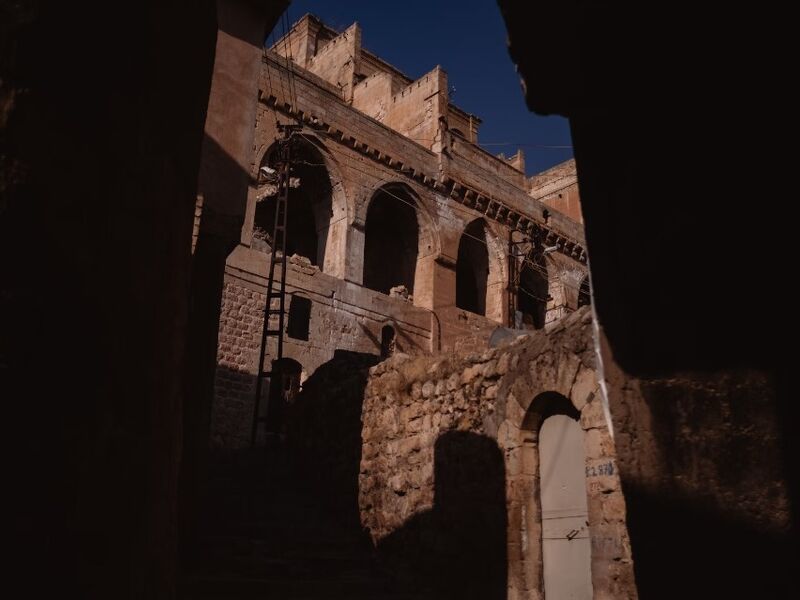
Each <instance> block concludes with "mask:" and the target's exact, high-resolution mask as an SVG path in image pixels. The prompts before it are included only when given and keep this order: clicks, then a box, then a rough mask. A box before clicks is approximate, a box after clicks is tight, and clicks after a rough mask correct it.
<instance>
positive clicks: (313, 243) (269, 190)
mask: <svg viewBox="0 0 800 600" xmlns="http://www.w3.org/2000/svg"><path fill="white" fill-rule="evenodd" d="M290 143H291V153H292V157H293V163H295V164H294V166H293V168H292V173H291V179H290V181H291V183H290V191H289V213H288V224H287V248H286V250H287V254H289V255H292V254H295V253H296V254H299V255H301V256H305V257H306V258H308V259H309V260H310V261H311V263H312V264H315V265H317V266H318V267H320V269H321V270H322V271H324V272H327V273H331V274H332V275H334V276H336V275H340V273H339V271H340V265H341V264H342V263H343V262H344V241H343V240H340V239H339V238H341V237H343V236H342V235H341V232H340V231H339V229H342V228H341V227H337V226H336V223H338V222H339V220H340V219H341V220H342V221H346V217H347V215H348V213H349V212H350V211H349V208H348V200H347V194H346V193H345V189H344V185H343V179H342V177H341V174H340V170H339V168H338V165H337V164H336V161H335V160H334V159H333V158H332V156H331V154H330V152H329V151H328V149H327V148H326V147H325V146H324V144H322V142H321V141H319V140H318V139H316V138H315V137H313V136H307V135H302V136H295V137H293V138H292V140H291V142H290ZM277 148H278V143H277V142H276V143H275V144H272V145H271V146H269V147H268V148H267V149H266V150H265V151H264V152H263V154H262V156H261V159H260V161H259V169H258V171H257V175H256V183H255V194H254V202H255V206H254V208H253V219H252V222H253V234H252V242H251V243H252V246H253V247H255V248H261V249H264V250H267V251H268V250H269V248H270V245H271V244H270V242H271V237H272V233H273V232H272V228H273V226H274V220H275V204H276V201H277V192H278V186H277V181H278V179H277V172H276V169H275V167H277V162H278V156H277ZM342 231H344V229H342Z"/></svg>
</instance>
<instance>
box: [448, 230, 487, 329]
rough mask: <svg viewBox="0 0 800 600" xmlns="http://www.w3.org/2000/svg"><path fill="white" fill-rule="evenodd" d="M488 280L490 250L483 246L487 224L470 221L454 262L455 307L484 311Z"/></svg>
mask: <svg viewBox="0 0 800 600" xmlns="http://www.w3.org/2000/svg"><path fill="white" fill-rule="evenodd" d="M488 279H489V251H488V248H487V246H486V223H485V222H484V221H483V219H476V220H474V221H472V223H470V224H469V225H467V227H466V228H465V229H464V233H462V234H461V239H460V240H459V243H458V261H457V263H456V306H457V307H458V308H462V309H464V310H468V311H470V312H473V313H476V314H479V315H485V314H486V286H487V282H488Z"/></svg>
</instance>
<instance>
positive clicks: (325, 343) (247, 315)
mask: <svg viewBox="0 0 800 600" xmlns="http://www.w3.org/2000/svg"><path fill="white" fill-rule="evenodd" d="M268 261H269V255H268V254H265V253H263V252H258V251H255V250H251V249H248V248H245V247H243V246H240V247H239V248H238V249H237V250H236V251H235V252H234V253H233V254H232V255H231V257H230V258H229V259H228V265H227V268H226V274H225V282H224V286H223V297H222V307H221V315H220V330H219V345H218V352H217V373H216V379H215V390H216V400H215V403H214V407H213V413H212V433H211V442H212V445H213V446H214V447H218V448H229V449H230V448H241V447H246V446H248V445H249V444H250V436H251V428H252V420H253V414H254V394H255V388H254V386H255V375H256V371H257V363H258V355H259V348H260V343H261V328H262V322H263V315H264V313H263V310H264V302H265V299H266V294H265V292H266V280H265V277H264V275H265V274H266V273H267V272H268ZM289 269H290V270H289V272H288V274H287V299H286V309H287V310H289V309H290V306H291V298H292V296H293V295H297V296H300V297H303V298H307V299H308V300H310V301H311V316H310V320H309V335H308V340H302V339H297V338H293V337H290V336H289V335H284V356H285V357H287V358H291V359H294V360H296V361H297V362H299V363H300V365H301V366H302V376H301V380H305V379H306V378H307V377H308V376H310V375H312V374H313V373H314V372H315V371H316V370H317V369H318V368H319V367H321V366H323V365H325V364H326V363H328V362H329V361H330V360H332V359H333V358H334V356H335V354H336V352H337V351H348V352H354V353H360V354H364V355H372V356H379V355H380V353H381V331H382V329H383V327H384V326H386V325H389V326H391V327H392V328H394V330H395V333H396V347H397V349H398V350H399V351H401V352H405V353H410V354H420V353H428V352H430V350H431V347H432V346H431V344H432V343H433V337H432V336H433V332H432V327H431V325H432V322H433V321H432V316H431V313H430V311H429V310H426V309H423V308H419V307H415V306H414V305H413V304H411V303H409V302H406V301H403V300H398V299H395V298H391V297H389V296H386V295H385V294H381V293H379V292H375V291H373V290H368V289H366V288H363V287H361V286H358V285H355V284H352V283H349V282H346V281H343V280H341V279H337V278H335V277H331V276H329V275H327V274H325V273H322V272H321V271H320V270H319V269H318V268H317V267H314V266H312V265H310V264H309V263H308V261H306V260H304V259H302V258H300V257H291V258H290V259H289ZM273 319H274V321H273V322H272V323H271V327H275V328H277V326H278V322H277V316H275V317H273ZM285 326H288V318H287V319H286V322H285ZM275 351H276V348H275V342H274V339H270V340H268V344H267V356H266V358H265V367H266V370H268V369H269V365H270V360H271V357H272V356H274V354H275ZM264 397H266V391H265V392H264Z"/></svg>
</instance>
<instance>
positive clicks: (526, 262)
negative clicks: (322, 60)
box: [296, 132, 580, 302]
mask: <svg viewBox="0 0 800 600" xmlns="http://www.w3.org/2000/svg"><path fill="white" fill-rule="evenodd" d="M300 136H302V137H303V138H305V139H306V140H308V141H309V142H310V143H312V144H313V141H314V140H313V138H310V137H308V136H307V135H305V134H303V133H302V132H300ZM347 159H348V160H355V161H357V162H360V163H365V161H363V160H362V159H360V158H358V157H347ZM296 164H305V165H308V166H314V167H322V168H325V169H326V171H327V165H325V164H324V163H311V162H308V161H298V162H297V163H296ZM365 164H366V163H365ZM348 168H350V169H352V170H354V171H357V172H360V173H362V174H365V175H368V176H370V177H373V178H375V179H378V180H379V181H383V182H384V183H393V182H394V181H392V180H384V179H382V178H381V177H378V176H376V174H375V173H374V172H373V173H370V172H367V171H363V170H361V169H358V168H355V167H353V166H352V165H349V167H348ZM342 179H343V180H344V181H345V182H347V183H348V184H350V185H355V186H359V187H361V188H363V189H364V190H366V191H369V192H376V190H375V189H374V188H372V187H370V186H367V185H365V184H363V183H360V182H358V181H355V180H353V179H350V178H346V177H344V176H342ZM377 191H380V192H381V193H383V194H385V195H387V196H389V197H391V198H394V199H395V200H397V201H399V202H402V203H403V204H405V205H407V206H409V207H411V208H412V209H414V210H415V212H420V211H419V208H420V207H419V206H418V205H417V204H416V203H414V202H409V201H408V200H406V199H405V198H402V197H400V196H398V195H396V194H394V193H393V192H392V191H391V190H388V189H385V188H383V187H381V188H379V189H378V190H377ZM447 208H453V207H451V206H449V205H447ZM459 208H460V207H459ZM461 210H463V211H465V212H466V211H467V210H469V209H461ZM423 214H425V212H424V211H423ZM466 214H467V215H468V216H469V217H470V218H471V219H472V221H474V220H475V218H476V217H475V215H473V214H472V213H466ZM437 215H438V216H439V217H440V218H441V219H445V220H448V221H450V222H452V223H455V224H457V225H458V226H459V228H461V225H462V223H461V222H460V221H456V220H454V219H451V218H448V217H447V216H446V215H443V214H442V213H440V212H437ZM477 218H481V219H482V218H483V216H480V217H477ZM431 226H433V223H431ZM461 235H462V236H464V237H467V238H471V239H473V240H475V241H477V242H479V243H481V244H483V245H484V246H486V249H487V252H490V251H493V249H492V248H491V247H490V246H489V243H488V242H487V241H486V240H485V239H481V238H478V237H477V236H473V235H472V234H470V233H468V232H467V231H462V232H461ZM523 235H524V234H523ZM500 243H503V242H500ZM528 243H531V244H533V243H534V242H533V240H530V241H529V242H528ZM435 253H436V251H434V252H431V253H430V254H425V255H422V256H421V257H419V258H420V259H421V258H426V257H428V256H431V255H432V254H435ZM502 253H503V257H504V258H512V259H514V260H516V259H517V258H519V257H518V256H516V255H514V254H511V253H509V252H508V251H502ZM540 255H541V256H546V255H544V254H543V253H542V254H540ZM534 258H535V255H534V256H526V257H525V258H523V260H522V261H521V262H522V264H523V267H522V268H523V269H524V268H525V267H526V266H527V267H528V268H529V269H530V270H532V271H534V272H535V273H538V274H539V275H540V276H542V277H543V278H544V279H545V281H550V280H554V281H558V282H559V283H561V284H562V285H563V286H565V287H569V288H572V289H575V290H578V291H580V283H579V284H578V285H574V284H572V283H569V282H568V281H566V280H564V279H563V278H562V277H560V276H559V275H557V274H556V276H555V277H553V275H552V274H551V273H549V272H548V271H547V268H546V267H544V268H542V267H541V266H539V265H537V264H536V263H535V262H534ZM518 289H519V291H522V292H523V293H524V294H526V295H528V296H530V297H532V298H534V299H536V300H538V301H540V302H547V299H546V298H541V297H539V296H536V295H535V294H533V293H531V292H530V291H529V290H527V289H526V288H525V287H524V286H521V285H520V286H519V287H518Z"/></svg>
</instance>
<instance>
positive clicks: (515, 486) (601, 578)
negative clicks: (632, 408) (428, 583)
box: [359, 309, 636, 598]
mask: <svg viewBox="0 0 800 600" xmlns="http://www.w3.org/2000/svg"><path fill="white" fill-rule="evenodd" d="M370 373H371V376H370V379H369V381H368V384H367V388H366V393H365V397H364V407H363V412H362V418H363V423H364V425H363V431H362V437H363V452H362V458H361V472H360V477H359V485H360V489H359V493H360V496H359V498H360V510H361V519H362V523H363V524H364V526H365V527H366V528H367V529H368V530H369V532H370V534H371V536H372V538H373V540H374V541H375V543H376V544H377V545H378V547H379V549H381V548H385V549H386V552H388V554H389V556H390V558H392V559H394V560H398V561H400V562H403V563H404V564H405V565H406V568H407V569H408V570H409V572H411V573H420V572H421V573H423V574H428V575H429V576H430V573H428V571H426V567H425V563H428V562H429V561H433V562H434V564H438V563H437V561H439V560H440V561H441V562H442V563H444V562H446V561H447V560H451V559H452V558H453V553H454V552H455V553H456V554H457V551H456V550H455V549H457V548H459V547H461V546H463V545H464V544H466V545H467V547H470V548H473V547H476V546H479V545H480V544H479V542H478V541H477V540H474V539H467V540H466V541H465V540H463V539H460V537H459V536H460V535H461V534H460V533H458V529H456V530H453V529H450V528H448V527H445V526H443V524H442V519H445V521H446V520H447V519H448V518H450V517H448V515H451V513H452V511H455V513H456V514H457V515H461V513H462V511H463V510H465V508H464V504H466V507H467V508H466V510H467V511H468V512H469V513H471V514H472V517H473V521H474V522H476V523H486V522H488V523H491V524H493V525H494V527H495V529H496V527H498V526H504V527H506V529H505V530H504V532H503V540H504V548H503V552H504V556H505V557H507V563H508V572H507V573H506V574H504V576H505V577H504V580H503V581H504V583H505V584H507V587H508V590H507V591H508V597H509V598H541V597H543V581H542V566H541V544H540V542H539V540H540V538H541V515H540V508H539V505H538V454H537V448H536V445H535V441H531V438H534V440H535V437H536V436H537V435H538V428H537V427H536V426H534V427H533V429H531V425H530V423H531V422H532V420H531V417H530V415H532V414H535V412H536V411H537V410H538V407H537V406H536V405H535V403H534V398H537V397H540V394H542V393H543V392H557V393H560V394H562V395H563V396H564V397H566V398H568V399H569V400H570V401H571V402H572V404H573V405H574V407H575V409H577V410H578V411H580V424H581V427H582V428H583V430H584V432H585V456H586V493H587V497H588V503H589V531H590V540H591V548H592V566H591V570H592V580H593V586H594V594H595V597H596V598H633V597H636V590H635V586H634V582H633V570H632V569H633V566H632V559H631V555H630V547H629V543H628V537H627V532H626V529H625V501H624V497H623V495H622V490H621V489H620V483H619V478H618V475H617V467H616V458H615V450H614V444H613V441H612V439H611V437H610V434H609V430H608V428H607V424H606V422H605V418H604V416H603V409H602V403H601V399H600V394H599V387H598V383H597V379H596V375H595V358H594V351H593V343H592V336H591V313H590V312H589V311H588V310H587V309H583V310H581V311H579V312H577V313H573V314H571V315H570V316H568V317H567V318H565V319H564V320H562V321H561V322H560V323H558V324H557V325H556V326H555V327H553V328H552V329H551V330H550V331H549V333H543V332H539V333H535V334H532V335H530V336H523V337H521V338H518V339H517V340H516V341H514V342H513V343H511V344H508V345H504V346H501V347H498V348H493V349H484V350H483V351H482V352H476V353H473V354H467V355H464V354H459V355H456V354H439V355H435V356H430V357H417V358H412V357H406V356H397V357H393V358H391V359H390V360H388V361H385V362H383V363H381V364H379V365H377V366H376V367H374V368H373V369H372V370H371V371H370ZM466 434H469V435H468V436H467V439H462V440H461V441H460V442H457V443H455V446H456V448H460V449H461V450H462V451H463V453H462V455H461V460H463V461H465V462H469V463H470V464H472V465H476V466H475V468H476V470H477V471H478V472H482V473H483V476H476V477H473V478H472V483H471V484H469V483H466V482H464V481H462V482H461V483H460V484H459V485H458V486H457V490H458V494H459V496H460V497H461V499H460V500H454V499H453V498H452V497H451V498H447V492H448V490H447V489H445V490H442V489H441V486H442V485H443V482H447V481H448V478H449V477H450V476H451V475H450V474H448V470H449V469H453V468H455V469H456V471H457V472H459V469H461V468H462V467H461V466H458V465H459V464H460V460H459V453H458V452H455V453H445V457H444V460H445V462H444V463H442V456H440V454H441V449H440V450H439V451H438V453H439V454H438V459H437V444H440V443H444V442H441V440H443V439H444V440H448V439H450V438H452V437H453V436H456V438H457V437H458V436H459V435H461V436H464V435H466ZM448 443H449V442H448ZM495 453H497V454H499V455H500V456H501V457H502V458H501V462H502V465H503V468H502V472H501V473H497V472H495V470H494V469H493V467H492V464H494V461H495V458H494V455H495ZM498 477H499V478H500V481H501V482H502V486H503V509H504V515H505V520H504V521H503V520H498V519H497V518H496V517H495V516H494V513H493V507H492V502H491V501H490V500H487V498H485V497H484V496H483V495H482V494H483V492H482V491H481V489H482V488H483V487H487V486H488V487H489V488H491V487H492V486H493V485H495V484H496V483H497V478H498ZM440 478H443V482H442V481H439V479H440ZM456 479H458V475H456ZM442 493H444V494H445V497H444V498H442V497H441V494H442ZM475 499H480V501H479V502H478V501H475ZM443 502H444V503H445V504H447V503H453V502H455V503H456V506H455V507H451V506H448V505H445V506H442V505H441V504H442V503H443ZM487 502H488V505H487ZM456 521H459V517H456ZM483 533H484V534H485V536H486V539H485V540H484V541H485V542H486V543H487V544H489V545H493V544H496V539H495V537H494V535H495V534H496V533H497V532H496V531H494V530H492V528H485V529H484V530H483ZM430 538H433V540H431V539H430ZM420 547H423V548H428V549H430V551H431V552H432V553H433V555H432V556H431V555H429V554H427V553H425V554H424V555H423V556H418V555H417V554H416V552H417V549H418V548H420ZM459 556H460V555H459ZM408 565H410V566H408ZM445 569H446V567H445ZM461 572H462V573H463V574H464V577H466V578H467V579H468V580H470V581H471V582H472V583H473V584H474V585H480V583H479V581H478V580H479V579H480V578H476V579H475V580H474V581H473V580H472V579H470V574H469V572H468V569H465V568H462V569H461ZM479 572H480V570H479ZM433 585H436V582H434V584H433ZM486 597H489V596H486ZM492 597H493V596H492Z"/></svg>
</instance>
